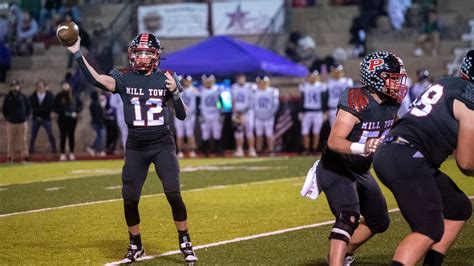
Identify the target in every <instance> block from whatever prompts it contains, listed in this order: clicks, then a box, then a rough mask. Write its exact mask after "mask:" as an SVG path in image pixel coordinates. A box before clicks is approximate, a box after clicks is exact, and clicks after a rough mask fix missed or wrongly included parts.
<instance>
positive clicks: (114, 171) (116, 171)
mask: <svg viewBox="0 0 474 266" xmlns="http://www.w3.org/2000/svg"><path fill="white" fill-rule="evenodd" d="M282 158H287V157H284V156H282V157H276V158H252V159H251V158H246V159H244V161H241V162H240V161H237V160H235V161H231V162H225V161H223V162H215V163H210V164H202V165H194V166H191V165H189V166H183V168H182V169H181V170H184V172H187V171H186V169H188V168H189V169H193V168H195V167H198V166H199V167H206V166H209V167H212V166H225V165H235V164H236V165H239V164H246V163H256V162H267V161H272V160H278V159H282ZM103 169H107V170H110V171H109V172H107V173H94V169H86V171H91V172H90V173H88V174H83V175H81V174H77V173H76V174H73V176H60V177H55V178H50V179H41V180H28V181H20V182H13V183H0V187H6V186H10V185H24V184H32V183H42V182H52V181H64V180H74V179H81V178H87V177H97V176H104V175H106V176H107V175H113V174H115V175H118V174H120V173H122V168H121V167H118V168H103ZM103 169H102V170H103ZM74 171H78V170H77V169H76V170H70V171H69V172H74ZM148 172H149V173H154V172H155V169H154V167H153V166H151V167H150V169H149V170H148Z"/></svg>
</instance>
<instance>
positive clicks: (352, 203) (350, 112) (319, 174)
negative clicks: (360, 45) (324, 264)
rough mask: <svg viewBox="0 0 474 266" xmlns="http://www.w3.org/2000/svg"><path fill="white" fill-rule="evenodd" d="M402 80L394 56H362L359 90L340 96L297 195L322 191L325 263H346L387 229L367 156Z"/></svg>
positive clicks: (390, 117)
mask: <svg viewBox="0 0 474 266" xmlns="http://www.w3.org/2000/svg"><path fill="white" fill-rule="evenodd" d="M406 77H407V76H406V73H405V69H404V66H403V64H402V62H401V60H400V58H398V57H396V56H395V55H393V54H391V53H388V52H374V53H371V54H369V55H367V56H366V57H365V58H364V59H363V61H362V63H361V81H362V83H363V84H364V85H365V86H363V87H361V88H347V89H346V90H345V91H344V92H343V93H342V95H341V97H340V99H339V104H338V111H337V115H336V119H335V123H334V126H333V128H332V129H331V133H330V135H329V139H328V143H327V146H326V147H325V149H324V150H323V154H322V157H321V160H320V161H316V163H315V164H314V166H313V168H311V169H310V171H309V172H308V177H307V179H306V182H305V185H304V186H303V189H302V191H301V194H302V195H303V196H304V195H306V194H307V193H311V192H310V191H313V192H314V191H324V193H325V194H326V198H327V200H328V203H329V206H330V208H331V211H332V213H333V214H334V216H335V217H336V221H335V224H334V226H333V228H332V230H331V233H330V234H329V255H328V260H329V265H350V264H351V263H352V261H353V253H354V251H355V250H356V249H357V248H358V247H359V246H361V245H362V244H363V243H364V242H365V241H367V240H368V239H369V238H370V237H372V235H374V234H376V233H381V232H384V231H385V230H386V229H387V228H388V226H389V223H390V220H389V216H388V209H387V204H386V202H385V198H384V196H383V194H382V192H381V190H380V187H379V186H378V185H377V182H376V181H375V179H374V178H373V177H372V175H371V174H370V171H369V169H370V165H371V163H372V153H373V152H374V151H375V149H376V148H377V146H378V145H379V143H380V139H381V138H382V137H383V136H384V135H385V134H387V133H388V131H389V130H390V128H391V127H392V125H393V123H394V120H395V118H396V116H397V111H398V108H399V107H400V102H401V101H402V100H403V98H404V97H405V95H406V93H407V86H406V85H405V81H406ZM310 184H312V186H314V187H313V188H312V190H310V189H309V188H308V185H310ZM317 193H319V192H317ZM310 196H311V195H310ZM312 196H316V195H312ZM313 198H314V197H313ZM361 216H362V217H363V218H361Z"/></svg>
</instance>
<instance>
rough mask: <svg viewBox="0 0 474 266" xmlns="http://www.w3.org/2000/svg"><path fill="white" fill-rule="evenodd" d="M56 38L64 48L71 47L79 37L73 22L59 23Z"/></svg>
mask: <svg viewBox="0 0 474 266" xmlns="http://www.w3.org/2000/svg"><path fill="white" fill-rule="evenodd" d="M56 37H58V40H59V41H60V42H61V43H62V44H63V45H66V46H72V45H73V44H74V43H75V42H76V41H77V38H78V37H79V27H78V26H77V24H76V23H74V22H69V23H61V24H60V25H59V26H58V29H57V30H56Z"/></svg>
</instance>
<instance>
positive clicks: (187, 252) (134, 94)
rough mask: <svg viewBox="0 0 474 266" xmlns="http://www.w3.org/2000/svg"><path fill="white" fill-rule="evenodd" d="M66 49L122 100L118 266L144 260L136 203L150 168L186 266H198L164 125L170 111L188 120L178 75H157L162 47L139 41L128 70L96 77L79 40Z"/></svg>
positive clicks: (148, 38)
mask: <svg viewBox="0 0 474 266" xmlns="http://www.w3.org/2000/svg"><path fill="white" fill-rule="evenodd" d="M67 49H68V50H69V51H70V52H71V53H73V54H74V56H75V58H76V61H77V63H78V65H79V67H80V68H81V70H82V72H83V73H84V74H85V76H86V77H87V79H88V81H89V82H90V83H92V84H93V85H94V86H96V87H98V88H100V89H103V90H106V91H111V92H114V93H118V94H120V97H121V98H122V102H123V106H124V115H125V121H126V122H127V126H128V129H129V134H128V138H127V147H126V153H125V164H124V166H123V170H122V196H123V200H124V209H125V220H126V222H127V225H128V232H129V236H130V245H129V248H128V252H127V254H126V255H125V258H124V259H123V261H122V262H123V263H131V262H133V261H135V260H140V259H141V258H143V257H144V256H145V252H144V249H143V246H142V241H141V238H140V230H139V223H140V216H139V213H138V202H139V200H140V194H141V189H142V187H143V184H144V182H145V178H146V176H147V173H148V169H149V166H150V164H151V163H153V164H154V165H155V170H156V173H157V174H158V176H159V178H160V180H161V182H162V184H163V189H164V192H165V195H166V198H167V200H168V202H169V204H170V206H171V209H172V212H173V220H174V222H175V224H176V228H177V229H178V238H179V244H180V249H181V252H182V253H183V255H184V257H185V260H186V262H194V261H197V257H196V255H195V254H194V251H193V248H192V245H191V239H190V237H189V234H188V226H187V222H186V220H187V212H186V207H185V205H184V202H183V200H182V198H181V193H180V183H179V164H178V160H177V158H176V150H175V144H174V139H173V137H172V135H171V131H170V127H169V121H168V119H169V116H168V114H169V111H170V110H174V113H175V116H176V117H177V118H178V119H181V120H184V119H185V118H186V111H185V107H184V104H183V102H182V100H181V98H180V91H182V89H181V88H180V86H179V82H177V81H176V80H177V77H176V75H175V74H171V73H170V72H169V71H160V70H157V67H158V66H159V63H160V54H161V52H162V51H163V47H162V46H161V44H160V41H159V40H158V39H157V38H156V37H155V36H154V35H153V34H149V33H142V34H140V35H138V36H137V37H136V38H135V39H133V40H132V42H131V44H130V47H129V49H128V58H129V63H130V68H129V69H128V70H126V71H118V70H113V71H112V72H111V73H110V75H101V74H98V73H97V72H96V71H95V70H94V69H93V68H92V67H91V66H90V65H89V64H88V62H87V61H86V59H85V58H84V57H83V56H82V54H81V50H80V38H79V40H78V41H77V42H76V43H75V44H74V45H73V46H71V47H68V48H67Z"/></svg>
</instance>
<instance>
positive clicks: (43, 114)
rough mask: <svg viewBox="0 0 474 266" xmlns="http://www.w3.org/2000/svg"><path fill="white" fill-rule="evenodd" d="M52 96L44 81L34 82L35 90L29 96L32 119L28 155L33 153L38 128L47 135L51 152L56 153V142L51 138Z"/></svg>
mask: <svg viewBox="0 0 474 266" xmlns="http://www.w3.org/2000/svg"><path fill="white" fill-rule="evenodd" d="M53 101H54V95H53V93H51V92H50V91H49V90H48V86H47V84H46V81H45V80H44V79H40V80H38V81H37V82H36V89H35V91H34V92H33V94H31V96H30V104H31V109H32V111H33V117H32V121H31V136H30V147H29V151H30V154H32V153H34V152H35V141H36V137H37V135H38V131H39V130H40V127H44V129H45V130H46V134H47V135H48V140H49V144H50V145H51V151H52V152H53V153H56V140H55V139H54V136H53V130H52V128H51V112H52V111H53Z"/></svg>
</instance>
